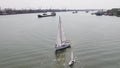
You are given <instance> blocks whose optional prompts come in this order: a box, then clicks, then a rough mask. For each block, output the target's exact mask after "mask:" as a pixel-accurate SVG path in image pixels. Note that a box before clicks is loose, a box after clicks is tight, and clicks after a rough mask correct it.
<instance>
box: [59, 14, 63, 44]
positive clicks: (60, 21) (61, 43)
mask: <svg viewBox="0 0 120 68" xmlns="http://www.w3.org/2000/svg"><path fill="white" fill-rule="evenodd" d="M59 25H60V40H61V44H62V28H61V27H62V26H61V17H60V16H59Z"/></svg>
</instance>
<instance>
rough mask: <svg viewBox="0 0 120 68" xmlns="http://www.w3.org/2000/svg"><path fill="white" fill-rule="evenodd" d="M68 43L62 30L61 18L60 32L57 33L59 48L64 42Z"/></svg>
mask: <svg viewBox="0 0 120 68" xmlns="http://www.w3.org/2000/svg"><path fill="white" fill-rule="evenodd" d="M63 41H66V38H65V35H64V32H63V28H62V24H61V18H60V16H59V24H58V32H57V42H56V44H57V47H58V46H61V45H62V42H63Z"/></svg>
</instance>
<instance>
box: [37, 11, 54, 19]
mask: <svg viewBox="0 0 120 68" xmlns="http://www.w3.org/2000/svg"><path fill="white" fill-rule="evenodd" d="M50 16H56V13H55V12H52V13H51V14H50V15H47V14H46V13H44V14H43V15H38V18H42V17H50Z"/></svg>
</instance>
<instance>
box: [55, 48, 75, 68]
mask: <svg viewBox="0 0 120 68" xmlns="http://www.w3.org/2000/svg"><path fill="white" fill-rule="evenodd" d="M71 51H72V50H71V48H69V49H66V50H61V51H56V52H55V57H56V68H68V67H69V65H68V63H69V61H70V56H71ZM73 66H74V65H72V66H70V67H69V68H73Z"/></svg>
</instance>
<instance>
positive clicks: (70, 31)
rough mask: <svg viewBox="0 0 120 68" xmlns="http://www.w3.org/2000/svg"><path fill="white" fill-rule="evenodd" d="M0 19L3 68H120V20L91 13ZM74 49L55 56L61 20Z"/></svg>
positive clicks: (0, 56)
mask: <svg viewBox="0 0 120 68" xmlns="http://www.w3.org/2000/svg"><path fill="white" fill-rule="evenodd" d="M37 15H38V14H21V15H7V16H0V68H70V67H69V66H68V62H69V61H70V53H71V51H73V54H74V57H75V59H76V63H75V64H74V66H73V67H71V68H120V18H118V17H114V16H94V15H90V14H89V13H84V12H78V13H76V14H72V13H71V12H66V13H64V12H61V13H57V16H55V17H46V18H37ZM59 16H61V19H62V25H63V28H64V32H65V35H66V37H67V39H69V40H71V42H72V44H71V48H68V49H66V50H64V51H62V52H59V53H57V54H56V53H55V48H54V47H55V42H56V35H57V28H58V17H59Z"/></svg>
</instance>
